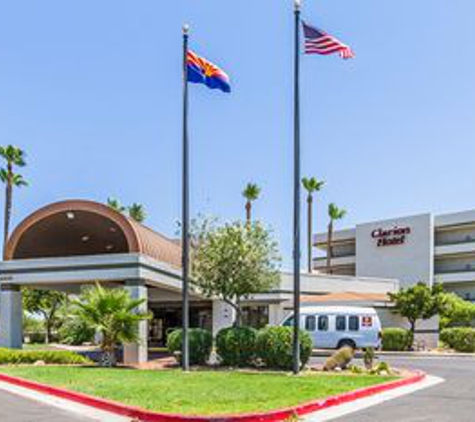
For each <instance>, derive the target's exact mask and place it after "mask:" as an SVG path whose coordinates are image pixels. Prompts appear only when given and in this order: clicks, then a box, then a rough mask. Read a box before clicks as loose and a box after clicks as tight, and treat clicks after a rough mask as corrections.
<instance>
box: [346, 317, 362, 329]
mask: <svg viewBox="0 0 475 422" xmlns="http://www.w3.org/2000/svg"><path fill="white" fill-rule="evenodd" d="M348 328H349V329H350V331H358V330H359V329H360V318H359V317H358V316H356V315H352V316H350V317H349V318H348Z"/></svg>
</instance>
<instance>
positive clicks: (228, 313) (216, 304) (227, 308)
mask: <svg viewBox="0 0 475 422" xmlns="http://www.w3.org/2000/svg"><path fill="white" fill-rule="evenodd" d="M235 319H236V311H235V309H234V308H233V307H232V306H231V305H228V304H227V303H225V302H222V301H221V300H213V336H215V335H216V334H218V332H219V330H222V329H223V328H227V327H231V326H232V325H233V324H234V320H235Z"/></svg>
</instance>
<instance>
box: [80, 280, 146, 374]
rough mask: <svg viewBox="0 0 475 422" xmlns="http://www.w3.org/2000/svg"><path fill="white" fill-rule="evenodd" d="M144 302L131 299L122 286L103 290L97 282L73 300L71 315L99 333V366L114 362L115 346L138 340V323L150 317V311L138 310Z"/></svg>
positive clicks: (109, 364) (110, 364)
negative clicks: (100, 354)
mask: <svg viewBox="0 0 475 422" xmlns="http://www.w3.org/2000/svg"><path fill="white" fill-rule="evenodd" d="M144 302H145V299H132V298H131V297H130V295H129V293H128V292H127V291H126V290H125V289H119V288H116V289H106V288H103V287H102V286H101V285H100V284H98V283H97V284H96V285H95V286H94V287H88V288H86V289H84V290H83V291H82V292H81V295H80V296H79V298H78V299H76V300H74V301H73V306H74V310H73V312H74V315H75V316H76V317H77V318H78V319H79V320H80V322H81V323H83V324H84V325H85V326H88V327H90V329H94V331H95V332H97V333H99V334H100V335H101V343H100V346H101V350H102V359H101V362H102V365H104V366H115V365H116V360H115V347H116V345H118V344H126V343H137V342H139V341H140V338H139V333H138V323H139V322H140V321H143V320H145V319H150V318H151V315H150V313H148V312H140V311H139V307H140V306H141V305H142V304H143V303H144Z"/></svg>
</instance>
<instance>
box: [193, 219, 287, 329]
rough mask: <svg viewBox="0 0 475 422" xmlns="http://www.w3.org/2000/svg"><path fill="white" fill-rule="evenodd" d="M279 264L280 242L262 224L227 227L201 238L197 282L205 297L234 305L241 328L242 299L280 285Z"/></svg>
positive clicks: (196, 253) (196, 259)
mask: <svg viewBox="0 0 475 422" xmlns="http://www.w3.org/2000/svg"><path fill="white" fill-rule="evenodd" d="M279 262H280V257H279V255H278V251H277V243H276V242H275V241H274V240H273V239H272V238H271V236H270V233H269V232H268V230H266V229H265V228H264V227H263V226H262V225H261V224H260V223H257V222H256V223H253V224H241V223H239V222H237V223H232V224H226V225H224V226H221V227H218V228H215V229H211V230H210V231H208V232H206V233H203V234H201V235H200V242H199V243H198V244H197V245H196V247H195V250H194V254H193V261H192V269H193V283H194V285H195V286H196V287H197V288H198V289H199V290H200V291H201V292H202V293H203V294H204V295H205V296H207V297H209V298H218V299H220V300H222V301H223V302H225V303H227V304H229V305H230V306H232V307H233V308H234V309H235V310H236V322H235V325H236V326H240V324H241V315H242V310H241V302H242V300H243V299H245V298H247V297H249V295H252V294H256V293H261V292H265V291H268V290H269V289H271V288H273V287H274V286H276V285H277V283H278V281H279V272H278V263H279Z"/></svg>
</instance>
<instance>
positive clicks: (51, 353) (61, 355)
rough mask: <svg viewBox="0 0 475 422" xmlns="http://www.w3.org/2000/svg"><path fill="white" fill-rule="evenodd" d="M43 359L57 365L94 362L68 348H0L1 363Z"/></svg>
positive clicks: (47, 362)
mask: <svg viewBox="0 0 475 422" xmlns="http://www.w3.org/2000/svg"><path fill="white" fill-rule="evenodd" d="M38 361H42V362H44V363H46V364H55V365H85V364H91V363H92V362H91V361H90V360H89V359H88V358H86V357H84V356H82V355H79V354H77V353H74V352H70V351H67V350H11V349H0V365H17V364H33V363H35V362H38Z"/></svg>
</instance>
